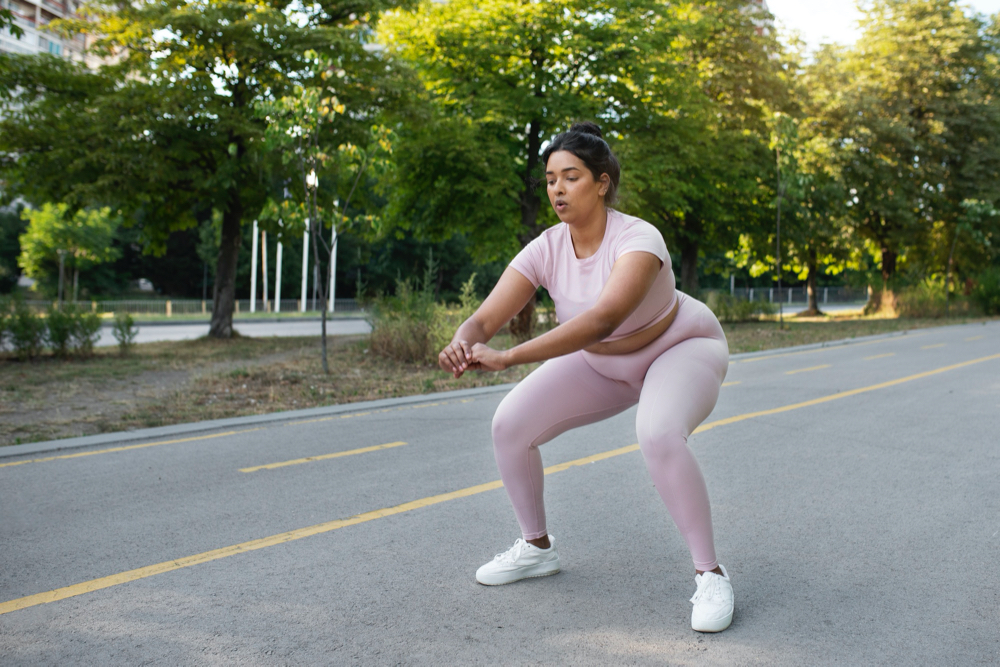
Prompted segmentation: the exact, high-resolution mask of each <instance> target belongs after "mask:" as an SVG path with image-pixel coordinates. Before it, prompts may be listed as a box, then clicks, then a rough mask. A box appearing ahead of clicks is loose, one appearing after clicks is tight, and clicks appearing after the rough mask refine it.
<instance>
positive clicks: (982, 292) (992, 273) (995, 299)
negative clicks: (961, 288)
mask: <svg viewBox="0 0 1000 667" xmlns="http://www.w3.org/2000/svg"><path fill="white" fill-rule="evenodd" d="M975 283H976V284H975V286H974V287H973V288H972V293H971V294H970V296H971V297H972V301H973V302H974V303H975V304H976V305H977V306H979V307H980V308H981V309H982V311H983V314H984V315H1000V267H996V266H994V267H992V268H990V269H987V270H986V271H984V272H982V273H980V274H979V275H978V276H977V277H976V281H975Z"/></svg>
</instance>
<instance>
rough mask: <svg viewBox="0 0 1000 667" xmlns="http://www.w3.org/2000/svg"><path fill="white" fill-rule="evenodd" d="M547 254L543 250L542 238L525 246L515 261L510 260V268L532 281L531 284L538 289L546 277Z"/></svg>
mask: <svg viewBox="0 0 1000 667" xmlns="http://www.w3.org/2000/svg"><path fill="white" fill-rule="evenodd" d="M544 255H545V253H544V252H543V248H542V239H541V237H539V238H536V239H535V240H534V241H532V242H531V243H529V244H528V245H526V246H524V248H522V249H521V252H519V253H517V255H516V256H515V257H514V259H512V260H510V265H509V266H510V267H511V268H512V269H514V270H515V271H517V272H518V273H520V274H521V275H522V276H524V277H525V278H527V279H528V280H530V281H531V284H532V285H534V286H535V289H538V286H539V285H541V284H542V283H543V277H544V275H545V257H544Z"/></svg>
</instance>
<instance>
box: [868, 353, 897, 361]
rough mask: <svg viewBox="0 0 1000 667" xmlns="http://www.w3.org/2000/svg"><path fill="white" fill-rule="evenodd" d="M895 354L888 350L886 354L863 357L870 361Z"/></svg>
mask: <svg viewBox="0 0 1000 667" xmlns="http://www.w3.org/2000/svg"><path fill="white" fill-rule="evenodd" d="M894 356H896V353H895V352H889V353H888V354H876V355H873V356H871V357H865V361H871V360H872V359H885V358H886V357H894Z"/></svg>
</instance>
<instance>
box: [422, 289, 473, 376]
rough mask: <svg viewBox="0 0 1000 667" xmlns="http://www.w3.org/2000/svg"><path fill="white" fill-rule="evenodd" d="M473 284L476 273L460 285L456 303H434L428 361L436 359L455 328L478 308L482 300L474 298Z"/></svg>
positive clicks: (453, 333) (448, 341) (449, 340)
mask: <svg viewBox="0 0 1000 667" xmlns="http://www.w3.org/2000/svg"><path fill="white" fill-rule="evenodd" d="M475 285H476V274H475V273H473V274H472V275H471V276H469V279H468V280H466V281H465V284H463V285H462V293H461V295H459V302H458V303H457V304H452V305H448V304H443V303H442V304H435V306H434V312H433V315H432V319H431V329H430V341H429V342H430V350H428V354H429V359H428V360H429V361H432V362H436V361H437V356H438V353H440V352H441V350H443V349H444V347H445V345H447V344H448V343H450V342H451V338H452V336H454V335H455V330H456V329H458V327H459V326H461V324H462V322H464V321H465V320H467V319H469V318H470V317H472V314H473V313H474V312H476V309H477V308H479V304H480V303H482V302H481V301H480V300H479V299H478V298H476V288H475Z"/></svg>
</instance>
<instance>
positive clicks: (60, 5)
mask: <svg viewBox="0 0 1000 667" xmlns="http://www.w3.org/2000/svg"><path fill="white" fill-rule="evenodd" d="M80 4H81V3H80V2H79V1H78V0H0V7H3V8H5V9H9V10H10V11H11V13H13V14H14V21H15V22H16V23H17V26H18V27H19V28H21V30H23V31H24V35H23V36H22V37H21V38H20V39H18V38H17V37H14V36H13V35H12V34H10V31H9V30H8V29H0V51H2V52H5V53H23V54H27V55H35V54H38V53H51V54H53V55H56V56H62V57H64V58H73V59H75V60H82V59H83V51H84V47H85V46H86V41H85V37H84V35H75V36H73V37H72V38H70V39H63V38H62V37H59V36H58V35H54V34H52V33H49V32H45V31H44V30H43V28H44V26H46V25H47V24H49V23H50V22H52V21H55V20H56V19H61V18H67V17H70V16H72V15H74V14H75V13H76V11H77V9H78V8H79V7H80Z"/></svg>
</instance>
